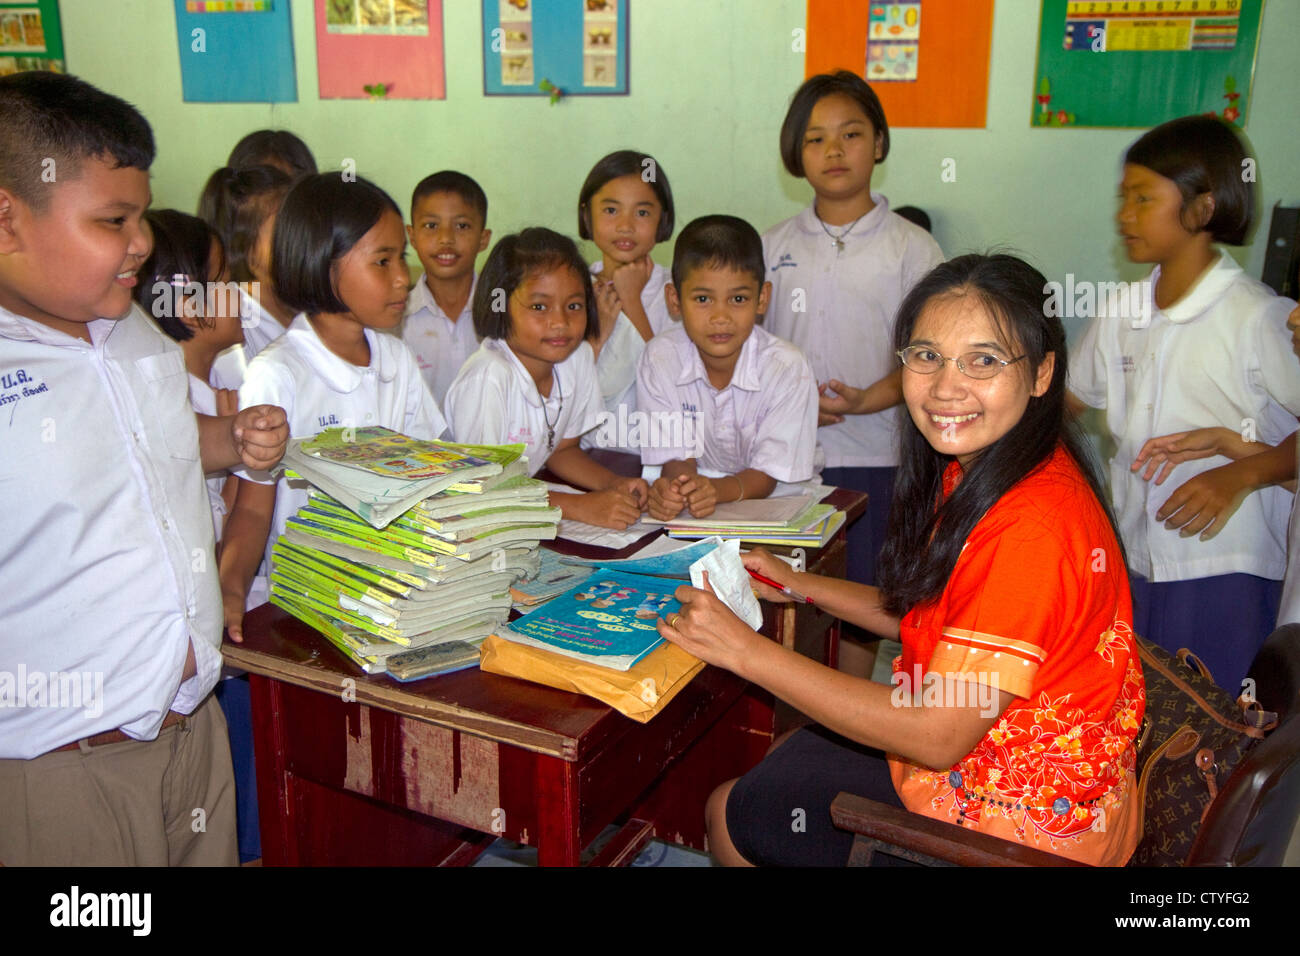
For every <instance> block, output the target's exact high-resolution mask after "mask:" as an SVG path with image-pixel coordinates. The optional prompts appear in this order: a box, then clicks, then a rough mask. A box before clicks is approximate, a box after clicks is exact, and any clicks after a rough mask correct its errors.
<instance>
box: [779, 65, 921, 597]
mask: <svg viewBox="0 0 1300 956" xmlns="http://www.w3.org/2000/svg"><path fill="white" fill-rule="evenodd" d="M888 156H889V124H888V123H887V122H886V120H885V111H884V109H883V107H882V106H881V105H880V100H879V98H878V97H877V96H876V94H875V92H874V91H873V90H872V89H871V87H870V86H868V85H867V83H866V81H865V80H863V79H862V77H860V76H855V75H854V74H852V73H848V72H845V71H842V70H841V71H839V72H837V73H833V74H821V75H819V76H814V77H810V78H809V79H808V80H806V81H805V82H804V84H803V85H802V86H800V87H799V89H798V90H797V91H796V92H795V94H794V97H793V99H792V100H791V101H790V109H789V111H788V112H787V113H786V116H785V122H784V123H783V124H782V126H781V159H782V161H783V162H784V163H785V168H786V169H787V170H789V172H790V175H792V176H798V177H802V178H806V179H807V180H808V184H809V185H810V186H812V188H813V192H814V193H815V198H814V199H813V202H812V204H811V205H810V206H809V207H808V208H807V209H805V210H804V211H803V212H801V213H799V215H797V216H794V217H793V218H791V219H787V220H786V221H785V222H783V223H780V224H779V225H776V226H773V227H772V228H771V229H769V230H768V231H767V232H766V233H765V234H764V236H763V252H764V256H765V259H766V262H767V277H768V279H769V280H770V281H771V283H772V297H771V304H770V305H769V306H768V310H767V315H766V318H765V319H764V321H763V327H764V328H766V329H767V330H768V331H769V332H771V333H773V334H775V335H779V336H781V338H784V339H789V340H790V341H791V342H793V343H794V344H795V345H797V346H799V348H800V349H802V350H803V353H804V355H805V356H807V358H808V362H809V364H810V365H811V366H812V369H813V374H814V375H816V377H817V381H818V383H819V385H820V387H821V388H822V392H823V396H824V397H823V399H822V403H821V404H822V414H821V417H820V423H821V428H820V429H819V430H818V438H819V440H820V441H821V445H822V448H823V449H824V450H825V453H826V470H825V472H824V473H823V478H824V479H825V481H826V482H827V483H828V484H833V485H840V486H843V487H846V488H853V489H855V490H857V491H865V492H866V493H867V494H868V495H869V496H870V497H869V500H868V502H867V513H866V514H865V515H864V516H863V517H862V518H861V519H860V520H859V521H858V522H856V523H855V524H854V525H853V526H852V527H850V529H849V577H850V578H851V579H852V580H854V581H860V582H862V583H864V584H870V583H873V582H874V580H875V562H876V555H877V553H878V552H879V550H880V543H881V541H883V540H884V531H885V523H886V520H887V518H888V515H889V502H890V500H891V498H892V497H893V484H894V473H895V470H896V466H897V464H898V448H897V443H898V424H899V411H898V409H896V408H895V407H894V406H896V405H897V404H898V403H899V402H900V401H901V400H902V396H901V393H900V392H899V384H898V382H899V377H898V376H899V372H898V368H897V363H896V362H895V361H894V356H893V355H891V354H890V348H889V342H890V336H891V334H892V332H893V327H894V314H895V312H897V310H898V306H899V303H901V302H902V301H903V297H904V296H906V295H907V292H908V290H909V289H911V288H912V286H913V285H915V284H916V282H917V281H918V280H919V279H920V278H921V277H922V276H924V275H925V274H926V273H927V272H929V271H930V270H931V269H932V268H934V266H936V265H938V264H939V263H940V262H942V261H943V253H942V252H941V251H940V249H939V245H938V243H936V242H935V241H934V240H933V239H932V238H931V237H930V235H929V233H927V232H926V231H925V230H924V229H921V228H920V227H918V226H915V225H913V224H912V223H910V222H907V221H906V220H904V219H903V218H902V217H901V216H898V215H896V214H895V213H893V212H891V211H890V209H889V202H888V200H886V199H885V197H884V196H882V195H881V194H880V193H875V192H872V191H871V175H872V172H873V171H874V169H875V167H876V165H877V164H878V163H883V162H884V161H885V159H886V158H887V157H888Z"/></svg>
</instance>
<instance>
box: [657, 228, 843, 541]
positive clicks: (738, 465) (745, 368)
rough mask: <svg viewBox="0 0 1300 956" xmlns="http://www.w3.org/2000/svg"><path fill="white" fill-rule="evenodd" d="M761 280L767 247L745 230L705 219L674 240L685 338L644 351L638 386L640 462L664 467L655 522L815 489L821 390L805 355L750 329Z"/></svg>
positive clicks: (672, 334)
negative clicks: (788, 488)
mask: <svg viewBox="0 0 1300 956" xmlns="http://www.w3.org/2000/svg"><path fill="white" fill-rule="evenodd" d="M763 274H764V269H763V243H762V240H761V239H759V236H758V233H757V232H755V231H754V228H753V226H751V225H750V224H749V223H747V222H745V221H744V220H743V219H738V218H736V217H735V216H704V217H703V218H700V219H696V220H695V221H694V222H692V223H691V224H690V225H688V226H687V227H686V228H685V229H683V230H682V234H681V235H680V236H679V237H678V238H677V244H676V245H675V246H674V247H673V283H672V284H671V285H670V286H668V288H667V293H668V301H669V303H670V304H671V305H672V308H673V311H674V312H677V313H679V314H680V315H681V316H682V326H681V327H680V328H674V329H670V330H668V331H667V332H665V333H663V334H662V335H659V336H656V337H655V339H654V341H652V342H651V343H650V344H649V345H647V346H646V350H645V354H644V355H642V357H641V365H640V371H639V373H638V375H637V404H638V407H639V409H640V411H641V412H643V413H645V414H644V415H643V416H641V418H642V421H641V422H640V424H641V426H642V435H641V442H640V444H641V460H642V462H643V463H644V464H646V465H650V466H656V465H661V466H662V469H661V471H660V473H659V475H658V476H657V477H656V478H655V481H654V484H653V485H652V486H651V489H650V515H651V517H654V518H657V519H659V520H661V521H669V520H671V519H673V518H675V517H677V516H678V514H680V513H681V512H682V511H683V510H687V511H689V512H690V514H691V515H692V516H693V517H696V518H703V517H705V516H707V515H710V514H712V513H713V510H714V508H715V506H716V505H717V503H718V502H724V501H740V500H743V499H745V498H765V497H767V496H768V495H770V494H771V493H772V492H773V490H775V488H776V485H777V482H778V481H784V482H799V481H805V480H807V479H809V478H811V477H813V470H814V458H815V454H816V450H817V383H816V381H815V380H814V379H813V375H812V370H811V369H810V368H809V367H808V362H807V360H805V359H804V357H803V355H802V353H800V351H799V349H797V348H796V347H795V346H793V345H791V344H790V343H789V342H786V341H785V340H784V339H779V338H777V337H776V336H775V335H772V334H771V333H770V332H766V331H764V330H763V329H760V328H755V326H754V323H755V321H756V320H757V318H758V316H759V315H760V314H761V313H762V311H763V309H764V308H765V307H766V306H767V303H768V292H769V286H768V284H767V283H766V282H764V281H763Z"/></svg>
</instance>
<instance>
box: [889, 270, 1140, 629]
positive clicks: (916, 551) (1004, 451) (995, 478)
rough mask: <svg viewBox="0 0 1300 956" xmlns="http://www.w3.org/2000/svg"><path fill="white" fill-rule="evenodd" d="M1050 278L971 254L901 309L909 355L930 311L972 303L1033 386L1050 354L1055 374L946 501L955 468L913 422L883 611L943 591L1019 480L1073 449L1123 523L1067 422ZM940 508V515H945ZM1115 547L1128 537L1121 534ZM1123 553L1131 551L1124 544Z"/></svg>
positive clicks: (904, 440) (904, 446)
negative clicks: (973, 537)
mask: <svg viewBox="0 0 1300 956" xmlns="http://www.w3.org/2000/svg"><path fill="white" fill-rule="evenodd" d="M1047 290H1048V285H1047V280H1046V279H1045V278H1044V276H1043V274H1042V273H1041V272H1039V271H1038V270H1037V269H1035V268H1034V267H1033V266H1031V265H1029V264H1028V263H1027V262H1025V261H1023V260H1022V259H1017V258H1016V257H1015V256H1009V255H966V256H959V257H957V258H956V259H952V260H950V261H949V262H945V263H943V264H941V265H939V266H937V267H936V268H935V269H934V270H933V271H932V272H930V273H929V274H928V275H927V276H925V278H923V279H922V280H921V281H920V282H918V283H917V284H916V285H915V286H914V287H913V288H912V291H911V292H910V293H908V296H907V298H905V299H904V300H903V304H902V305H901V306H899V309H898V319H897V322H896V324H895V327H894V348H895V349H903V348H906V347H907V346H908V345H909V344H910V342H911V338H912V333H913V330H914V329H915V328H916V323H917V320H918V319H919V318H920V316H921V313H922V312H924V311H925V309H926V307H927V306H928V305H929V304H930V303H931V302H932V301H933V300H935V299H937V298H944V297H950V296H951V297H959V296H973V297H974V298H975V300H976V301H978V302H979V303H980V304H981V305H983V306H984V308H985V309H987V310H988V312H989V314H990V315H991V316H992V317H993V320H994V323H995V325H996V326H997V328H998V330H999V333H1000V336H1001V337H1002V338H1003V339H1004V340H1005V341H1006V342H1007V343H1008V345H1010V346H1013V347H1014V348H1015V350H1016V351H1015V354H1017V355H1021V354H1023V355H1024V356H1026V358H1025V360H1024V361H1025V368H1023V369H1017V368H1008V369H1006V370H1005V371H1004V372H1003V373H1002V374H1004V375H1017V374H1024V375H1027V376H1028V377H1029V381H1031V382H1032V381H1034V380H1035V379H1036V377H1037V375H1038V370H1039V368H1040V366H1041V365H1042V363H1043V362H1044V360H1045V359H1046V357H1047V356H1048V354H1049V353H1050V354H1052V355H1053V356H1054V357H1055V367H1054V369H1053V371H1052V379H1051V382H1050V384H1049V385H1048V387H1047V390H1046V391H1045V392H1044V393H1043V394H1042V395H1040V396H1037V397H1035V396H1031V397H1030V399H1029V404H1028V406H1027V407H1026V408H1025V413H1024V415H1022V416H1021V418H1020V421H1018V422H1017V423H1016V424H1015V425H1014V426H1013V427H1012V428H1011V430H1010V431H1008V432H1007V433H1006V434H1005V435H1003V436H1002V437H1001V438H999V439H998V440H997V441H996V442H994V443H993V444H992V445H990V446H989V447H988V448H986V449H984V450H983V451H982V452H981V453H980V455H979V456H978V457H977V458H976V459H975V460H974V461H973V462H971V463H970V466H969V467H968V468H967V469H966V470H965V473H964V475H963V476H962V480H961V483H960V484H959V485H958V486H957V488H956V490H955V491H953V493H952V495H950V496H949V497H948V499H947V500H946V501H942V503H940V502H941V499H942V492H943V473H944V470H945V468H947V466H948V464H949V463H950V462H952V461H953V457H952V456H951V455H945V454H943V453H942V452H939V451H937V450H936V449H935V448H934V446H933V445H931V444H930V442H929V441H928V440H926V438H925V437H924V436H923V435H922V434H921V432H920V430H919V429H918V428H917V427H916V425H915V424H914V423H913V422H912V420H911V419H910V417H908V418H907V421H906V422H905V423H904V424H903V426H902V428H901V432H900V437H899V441H900V450H899V452H900V453H899V467H898V474H897V478H896V479H895V485H894V501H893V505H892V506H891V508H890V512H889V526H888V529H887V531H886V533H885V542H884V547H883V548H882V549H881V554H880V558H879V561H878V562H877V566H878V567H879V569H880V573H879V586H880V591H881V598H882V606H883V607H884V609H885V610H886V611H887V612H888V613H890V614H898V615H902V614H906V613H907V612H908V611H910V610H911V609H912V608H913V607H915V606H917V605H918V604H924V603H926V602H928V601H931V600H933V599H934V598H936V597H938V596H939V594H940V593H942V591H943V589H944V587H945V586H946V585H947V583H948V578H949V577H950V576H951V574H952V570H953V567H954V566H955V565H956V564H957V558H958V556H959V555H960V554H961V550H962V547H963V546H964V544H965V543H966V538H967V537H968V536H969V535H970V533H971V531H972V530H973V529H974V527H975V525H976V524H977V523H978V522H979V520H980V518H982V517H983V516H984V514H985V512H987V511H988V510H989V509H990V508H991V507H993V505H994V504H996V503H997V501H998V500H999V499H1000V498H1001V497H1002V496H1003V495H1004V494H1006V493H1007V492H1008V491H1009V490H1010V489H1011V488H1012V487H1013V486H1014V485H1015V484H1016V483H1017V482H1019V481H1020V480H1021V479H1023V478H1024V477H1025V476H1027V475H1028V474H1030V473H1031V472H1032V471H1034V469H1036V468H1038V467H1039V466H1040V465H1041V464H1042V463H1043V462H1045V461H1046V460H1047V459H1048V458H1049V457H1050V456H1051V455H1052V453H1053V451H1055V450H1056V448H1057V446H1058V445H1061V446H1064V448H1065V450H1066V451H1067V452H1068V453H1069V455H1070V457H1072V458H1073V459H1074V461H1075V463H1076V464H1077V465H1078V466H1079V470H1080V471H1081V472H1082V473H1083V475H1084V477H1085V478H1086V480H1087V482H1088V485H1089V487H1090V488H1091V489H1092V492H1093V494H1094V495H1096V497H1097V501H1098V503H1099V504H1100V505H1101V507H1102V509H1103V510H1104V511H1105V513H1106V517H1107V519H1108V520H1109V521H1110V525H1111V528H1112V529H1114V528H1115V518H1114V516H1113V514H1112V513H1111V510H1110V507H1109V506H1108V505H1107V503H1106V496H1105V493H1104V490H1103V486H1102V484H1101V481H1100V480H1099V479H1098V477H1097V469H1096V468H1095V467H1094V465H1093V461H1092V456H1091V454H1090V453H1089V452H1088V450H1087V445H1086V444H1085V443H1084V440H1083V437H1082V435H1081V433H1080V432H1079V429H1078V428H1077V426H1075V425H1074V423H1073V421H1072V420H1070V418H1069V417H1068V416H1067V414H1066V410H1065V382H1066V374H1067V371H1068V369H1067V355H1066V345H1065V328H1064V326H1062V325H1061V320H1060V318H1058V317H1057V316H1056V315H1054V314H1051V315H1049V314H1048V313H1049V312H1053V313H1054V312H1055V310H1053V309H1048V308H1046V301H1047V294H1048V293H1047ZM936 505H937V507H936ZM1115 537H1116V539H1117V540H1118V538H1119V533H1118V531H1116V534H1115ZM1120 548H1121V552H1122V550H1123V545H1121V546H1120Z"/></svg>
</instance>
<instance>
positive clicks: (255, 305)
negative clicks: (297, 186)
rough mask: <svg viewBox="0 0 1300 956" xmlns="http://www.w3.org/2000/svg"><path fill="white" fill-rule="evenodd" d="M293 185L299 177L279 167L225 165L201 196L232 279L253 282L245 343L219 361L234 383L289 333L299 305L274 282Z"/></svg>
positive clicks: (225, 375) (245, 307)
mask: <svg viewBox="0 0 1300 956" xmlns="http://www.w3.org/2000/svg"><path fill="white" fill-rule="evenodd" d="M292 185H293V180H292V179H290V178H289V176H288V175H287V174H285V173H284V172H282V171H281V170H279V169H277V168H275V167H274V166H250V167H248V168H246V169H235V168H234V167H231V166H223V167H221V168H220V169H218V170H216V171H214V172H213V173H212V175H211V176H209V177H208V181H207V183H206V184H204V186H203V193H202V195H201V196H200V198H199V218H201V219H202V220H203V221H204V222H206V223H207V224H208V225H209V226H211V227H212V228H213V229H214V230H215V231H216V233H217V235H218V236H220V237H221V243H222V245H223V246H224V247H225V250H226V256H227V258H228V260H229V262H230V275H231V278H232V279H234V280H235V281H236V282H239V283H246V284H247V286H246V288H247V290H248V294H247V295H246V296H245V300H244V303H243V306H242V309H243V312H244V316H243V320H244V331H245V336H244V345H243V348H242V349H241V350H239V354H237V355H236V356H234V357H233V358H227V356H222V357H221V359H220V360H219V362H218V371H219V374H220V375H221V376H222V377H223V378H231V379H233V384H232V386H231V387H234V388H238V387H239V383H240V382H241V381H242V380H243V376H244V369H245V368H246V367H247V365H248V362H249V361H251V360H252V358H253V357H254V356H255V355H257V353H258V352H260V351H262V349H264V348H266V347H267V345H269V344H270V343H271V342H273V341H274V340H276V339H278V338H279V337H280V336H281V335H283V334H284V328H285V326H286V325H288V324H289V322H290V320H291V319H292V318H293V309H291V308H290V307H289V306H287V305H285V304H284V303H283V302H281V301H280V298H279V297H278V296H277V295H276V294H275V288H274V285H273V283H272V281H271V236H272V235H273V234H274V230H275V217H276V214H277V213H278V212H279V210H280V204H281V203H282V202H284V197H285V196H287V195H288V194H289V187H290V186H292Z"/></svg>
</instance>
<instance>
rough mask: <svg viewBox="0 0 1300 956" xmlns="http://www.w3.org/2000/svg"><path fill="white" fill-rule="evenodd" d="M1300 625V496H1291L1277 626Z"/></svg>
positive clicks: (1299, 457) (1299, 456) (1299, 463)
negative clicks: (1283, 576)
mask: <svg viewBox="0 0 1300 956" xmlns="http://www.w3.org/2000/svg"><path fill="white" fill-rule="evenodd" d="M1296 467H1297V471H1296V474H1298V475H1300V443H1297V444H1296ZM1283 624H1300V494H1296V495H1292V496H1291V522H1290V524H1288V525H1287V535H1286V577H1285V578H1283V581H1282V603H1281V605H1280V606H1279V608H1278V612H1277V626H1278V627H1281V626H1282V625H1283Z"/></svg>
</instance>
